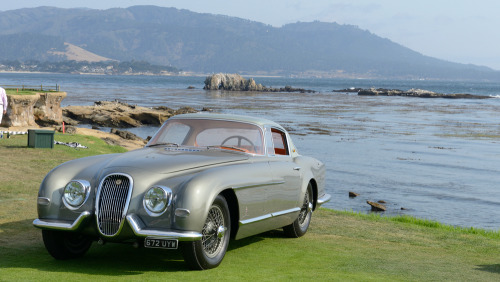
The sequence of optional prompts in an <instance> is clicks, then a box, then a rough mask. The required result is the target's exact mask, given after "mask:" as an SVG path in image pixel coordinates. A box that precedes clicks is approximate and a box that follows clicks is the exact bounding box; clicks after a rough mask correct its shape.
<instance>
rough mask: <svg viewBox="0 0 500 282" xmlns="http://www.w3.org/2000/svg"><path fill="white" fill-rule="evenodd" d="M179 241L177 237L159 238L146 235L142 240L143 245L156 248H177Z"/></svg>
mask: <svg viewBox="0 0 500 282" xmlns="http://www.w3.org/2000/svg"><path fill="white" fill-rule="evenodd" d="M178 246H179V241H178V240H177V239H160V238H150V237H147V238H146V239H145V240H144V247H146V248H157V249H177V247H178Z"/></svg>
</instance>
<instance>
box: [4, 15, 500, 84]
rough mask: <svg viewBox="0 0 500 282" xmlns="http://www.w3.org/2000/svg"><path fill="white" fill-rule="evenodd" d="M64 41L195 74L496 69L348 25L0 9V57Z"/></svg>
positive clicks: (54, 47) (489, 75)
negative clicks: (433, 53) (439, 56)
mask: <svg viewBox="0 0 500 282" xmlns="http://www.w3.org/2000/svg"><path fill="white" fill-rule="evenodd" d="M42 41H44V42H45V43H44V44H37V42H42ZM1 42H4V43H1ZM5 42H8V43H9V44H10V45H9V44H7V43H5ZM48 42H49V43H51V44H48ZM65 42H66V43H69V44H72V45H75V46H77V47H79V48H82V49H85V50H86V51H88V52H91V53H93V54H96V55H97V56H101V57H105V58H109V59H112V60H118V61H127V60H139V61H147V62H154V63H155V64H161V65H166V66H175V67H178V68H181V69H183V70H185V71H191V72H199V73H216V72H237V73H242V74H245V73H261V74H267V75H306V74H307V75H321V76H344V77H378V78H384V77H388V78H411V79H421V78H424V79H427V78H434V79H495V80H497V79H498V80H500V72H499V71H495V70H492V69H490V68H488V67H483V66H476V65H471V64H469V65H466V64H459V63H453V62H448V61H444V60H439V59H437V58H432V57H429V56H425V55H423V54H420V53H418V52H416V51H413V50H411V49H409V48H407V47H404V46H402V45H400V44H398V43H395V42H393V41H391V40H389V39H387V38H382V37H380V36H377V35H375V34H373V33H371V32H369V31H368V30H362V29H359V28H358V27H356V26H353V25H340V24H337V23H325V22H319V21H315V22H305V23H304V22H297V23H292V24H286V25H283V26H282V27H273V26H270V25H266V24H264V23H259V22H255V21H251V20H247V19H241V18H236V17H229V16H224V15H213V14H206V13H195V12H191V11H188V10H179V9H176V8H165V7H157V6H132V7H129V8H113V9H107V10H94V9H88V8H72V9H62V8H54V7H47V6H44V7H38V8H25V9H19V10H12V11H4V12H0V60H2V59H3V60H7V59H8V60H13V59H16V60H19V59H20V60H28V59H37V60H55V61H57V60H62V59H64V57H65V55H64V52H65V49H64V43H65ZM50 52H52V53H50ZM61 52H62V53H61Z"/></svg>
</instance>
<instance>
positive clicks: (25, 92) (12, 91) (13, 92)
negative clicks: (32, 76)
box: [5, 88, 54, 95]
mask: <svg viewBox="0 0 500 282" xmlns="http://www.w3.org/2000/svg"><path fill="white" fill-rule="evenodd" d="M5 92H6V93H7V95H35V94H36V93H41V92H42V93H44V92H54V91H41V90H28V89H24V90H22V89H10V88H8V89H5Z"/></svg>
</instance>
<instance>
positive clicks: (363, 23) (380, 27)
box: [0, 0, 500, 70]
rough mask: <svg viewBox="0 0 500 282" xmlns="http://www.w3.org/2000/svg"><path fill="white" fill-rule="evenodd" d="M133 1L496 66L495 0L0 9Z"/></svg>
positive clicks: (9, 4) (160, 0) (34, 0)
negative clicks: (329, 25)
mask: <svg viewBox="0 0 500 282" xmlns="http://www.w3.org/2000/svg"><path fill="white" fill-rule="evenodd" d="M2 2H4V1H2ZM135 5H155V6H161V7H175V8H178V9H187V10H190V11H193V12H199V13H210V14H220V15H227V16H233V17H239V18H244V19H249V20H253V21H258V22H262V23H265V24H270V25H272V26H275V27H280V26H282V25H284V24H288V23H295V22H298V21H300V22H310V21H323V22H336V23H339V24H349V25H355V26H358V27H359V28H361V29H364V30H368V31H370V32H372V33H374V34H376V35H378V36H381V37H384V38H388V39H390V40H391V41H393V42H396V43H399V44H401V45H403V46H405V47H408V48H410V49H412V50H414V51H417V52H419V53H421V54H423V55H427V56H431V57H435V58H438V59H443V60H447V61H452V62H457V63H464V64H475V65H481V66H487V67H490V68H492V69H495V70H500V48H499V47H498V46H500V32H499V31H498V28H500V16H498V12H499V11H500V1H498V0H475V1H471V0H419V1H407V0H378V1H376V0H251V1H250V0H246V1H242V0H227V1H222V0H156V1H148V0H105V1H103V0H71V1H68V0H16V1H6V2H4V3H2V5H1V6H0V10H2V11H8V10H15V9H21V8H33V7H39V6H52V7H59V8H82V7H85V8H92V9H100V10H104V9H109V8H127V7H130V6H135Z"/></svg>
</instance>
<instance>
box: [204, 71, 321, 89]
mask: <svg viewBox="0 0 500 282" xmlns="http://www.w3.org/2000/svg"><path fill="white" fill-rule="evenodd" d="M203 89H205V90H227V91H258V92H300V93H315V91H313V90H306V89H302V88H293V87H291V86H285V87H284V88H272V87H265V86H263V85H262V84H260V83H259V84H258V83H256V82H255V80H254V79H253V78H250V79H248V80H247V79H245V78H243V77H242V76H241V75H239V74H227V73H226V74H224V73H217V74H213V75H210V76H207V78H205V86H204V87H203Z"/></svg>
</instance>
